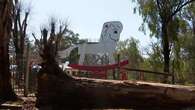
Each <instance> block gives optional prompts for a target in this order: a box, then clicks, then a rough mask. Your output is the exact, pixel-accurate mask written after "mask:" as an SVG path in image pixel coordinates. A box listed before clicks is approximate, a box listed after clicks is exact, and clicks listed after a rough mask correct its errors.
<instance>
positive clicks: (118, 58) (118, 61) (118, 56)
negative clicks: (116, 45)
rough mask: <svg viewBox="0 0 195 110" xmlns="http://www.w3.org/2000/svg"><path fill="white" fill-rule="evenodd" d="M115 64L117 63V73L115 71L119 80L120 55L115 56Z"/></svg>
mask: <svg viewBox="0 0 195 110" xmlns="http://www.w3.org/2000/svg"><path fill="white" fill-rule="evenodd" d="M117 63H118V67H117V69H118V71H117V75H118V78H117V79H120V54H117Z"/></svg>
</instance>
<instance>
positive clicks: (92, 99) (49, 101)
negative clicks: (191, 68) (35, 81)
mask: <svg viewBox="0 0 195 110" xmlns="http://www.w3.org/2000/svg"><path fill="white" fill-rule="evenodd" d="M37 105H38V107H43V106H49V107H51V108H53V109H64V108H69V109H70V108H74V109H80V108H87V109H89V108H90V109H91V108H136V109H143V108H144V109H146V108H148V109H150V110H151V109H162V110H164V109H166V110H167V109H180V108H187V107H192V106H193V105H195V87H187V86H179V85H169V84H160V83H147V82H139V81H116V80H101V79H88V78H77V77H75V78H71V77H70V79H67V78H66V75H64V76H63V75H59V76H56V75H49V74H42V75H40V76H39V85H38V94H37Z"/></svg>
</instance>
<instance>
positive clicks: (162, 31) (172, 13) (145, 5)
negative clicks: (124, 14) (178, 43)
mask: <svg viewBox="0 0 195 110" xmlns="http://www.w3.org/2000/svg"><path fill="white" fill-rule="evenodd" d="M193 1H194V0H174V1H173V0H137V2H136V3H137V8H135V10H136V9H138V10H139V13H140V14H141V15H142V17H143V20H144V23H146V24H147V25H148V27H149V29H150V31H151V36H153V35H154V36H156V37H157V38H159V39H160V40H161V45H162V48H163V58H164V72H167V73H170V68H169V66H170V52H171V43H172V42H171V41H172V40H174V39H175V38H174V37H175V36H177V35H176V33H177V31H176V30H177V29H178V28H177V26H178V25H177V20H178V19H177V16H178V13H179V12H181V11H182V9H183V8H184V7H186V6H188V5H189V4H190V3H192V2H193ZM134 2H135V1H134ZM175 23H176V24H175ZM143 26H144V24H143ZM142 29H144V28H142ZM171 33H172V35H171Z"/></svg>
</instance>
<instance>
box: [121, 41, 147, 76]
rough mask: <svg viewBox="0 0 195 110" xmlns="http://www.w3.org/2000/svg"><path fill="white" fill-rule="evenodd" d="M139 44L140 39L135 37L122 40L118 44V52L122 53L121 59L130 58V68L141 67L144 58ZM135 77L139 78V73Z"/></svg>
mask: <svg viewBox="0 0 195 110" xmlns="http://www.w3.org/2000/svg"><path fill="white" fill-rule="evenodd" d="M138 45H139V41H138V40H136V39H135V38H131V39H127V40H125V41H120V42H119V43H118V45H117V53H118V54H120V58H121V59H128V60H129V64H128V66H129V67H130V68H134V69H137V68H139V67H140V63H141V62H142V60H143V58H142V56H141V53H140V50H139V47H138ZM135 77H136V79H138V74H136V75H135Z"/></svg>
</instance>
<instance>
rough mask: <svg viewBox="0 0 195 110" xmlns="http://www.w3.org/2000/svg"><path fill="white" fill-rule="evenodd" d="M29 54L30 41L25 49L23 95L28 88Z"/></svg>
mask: <svg viewBox="0 0 195 110" xmlns="http://www.w3.org/2000/svg"><path fill="white" fill-rule="evenodd" d="M29 55H30V43H28V44H27V50H26V68H25V76H24V78H25V79H24V81H25V87H24V96H25V97H27V96H28V89H29V58H30V57H29Z"/></svg>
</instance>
